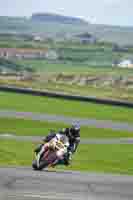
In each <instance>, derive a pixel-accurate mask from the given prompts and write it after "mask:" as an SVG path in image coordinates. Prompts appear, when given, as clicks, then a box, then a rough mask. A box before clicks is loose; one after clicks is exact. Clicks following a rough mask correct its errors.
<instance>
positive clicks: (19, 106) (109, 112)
mask: <svg viewBox="0 0 133 200" xmlns="http://www.w3.org/2000/svg"><path fill="white" fill-rule="evenodd" d="M0 109H6V110H16V111H27V112H28V111H30V112H38V113H39V112H40V113H45V114H46V113H48V114H57V115H64V116H73V117H80V118H94V119H99V120H101V119H106V120H113V121H122V122H125V121H126V122H130V123H131V122H133V118H132V114H133V109H131V108H123V107H116V106H107V105H98V104H94V103H87V102H79V101H70V100H62V99H56V98H48V97H38V96H34V98H33V96H32V95H22V94H14V93H6V92H0Z"/></svg>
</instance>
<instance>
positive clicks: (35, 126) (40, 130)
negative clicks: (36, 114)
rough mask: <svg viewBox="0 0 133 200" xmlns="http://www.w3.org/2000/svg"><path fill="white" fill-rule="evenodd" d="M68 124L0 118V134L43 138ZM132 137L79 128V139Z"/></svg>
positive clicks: (121, 132) (121, 133)
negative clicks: (51, 131)
mask: <svg viewBox="0 0 133 200" xmlns="http://www.w3.org/2000/svg"><path fill="white" fill-rule="evenodd" d="M69 126H70V125H68V124H63V123H53V122H46V121H44V122H41V121H32V120H25V119H9V118H0V133H2V134H3V133H10V134H15V135H31V136H44V135H47V134H48V133H49V132H50V130H51V129H52V130H55V131H58V130H60V129H62V128H65V127H69ZM119 137H125V138H126V137H133V133H131V132H126V131H114V130H110V129H102V128H95V127H86V126H82V127H81V138H119Z"/></svg>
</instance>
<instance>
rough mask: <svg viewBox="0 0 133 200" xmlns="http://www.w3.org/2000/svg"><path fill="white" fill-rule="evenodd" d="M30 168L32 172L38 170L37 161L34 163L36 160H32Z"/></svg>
mask: <svg viewBox="0 0 133 200" xmlns="http://www.w3.org/2000/svg"><path fill="white" fill-rule="evenodd" d="M32 168H33V169H34V170H38V167H37V161H36V160H33V162H32Z"/></svg>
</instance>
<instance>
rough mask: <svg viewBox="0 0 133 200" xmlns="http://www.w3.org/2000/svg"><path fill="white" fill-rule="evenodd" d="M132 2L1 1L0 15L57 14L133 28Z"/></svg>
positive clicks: (119, 0)
mask: <svg viewBox="0 0 133 200" xmlns="http://www.w3.org/2000/svg"><path fill="white" fill-rule="evenodd" d="M132 7H133V1H132V0H123V1H121V0H101V1H100V3H99V1H98V0H93V2H88V1H87V0H79V1H78V3H77V4H76V3H75V1H71V0H67V1H66V0H56V1H53V0H49V1H46V2H44V0H38V1H35V0H28V1H27V0H23V1H19V2H18V0H4V1H2V0H1V7H0V15H1V16H7V17H27V18H28V17H30V16H32V13H55V14H58V15H63V16H68V17H69V16H70V17H78V18H81V19H83V20H85V21H87V22H89V23H91V24H103V25H112V26H130V27H133V22H132V18H133V13H132Z"/></svg>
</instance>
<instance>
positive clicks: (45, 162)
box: [32, 134, 69, 170]
mask: <svg viewBox="0 0 133 200" xmlns="http://www.w3.org/2000/svg"><path fill="white" fill-rule="evenodd" d="M68 147H69V142H68V138H67V137H66V136H64V135H60V134H58V135H57V136H56V137H55V138H53V139H52V140H51V141H50V142H48V143H46V144H44V145H43V146H42V148H41V150H40V152H38V153H37V154H35V160H33V163H32V167H33V169H34V170H42V169H44V168H46V167H52V166H55V165H57V164H58V161H61V160H63V159H64V155H65V154H66V153H67V148H68Z"/></svg>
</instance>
